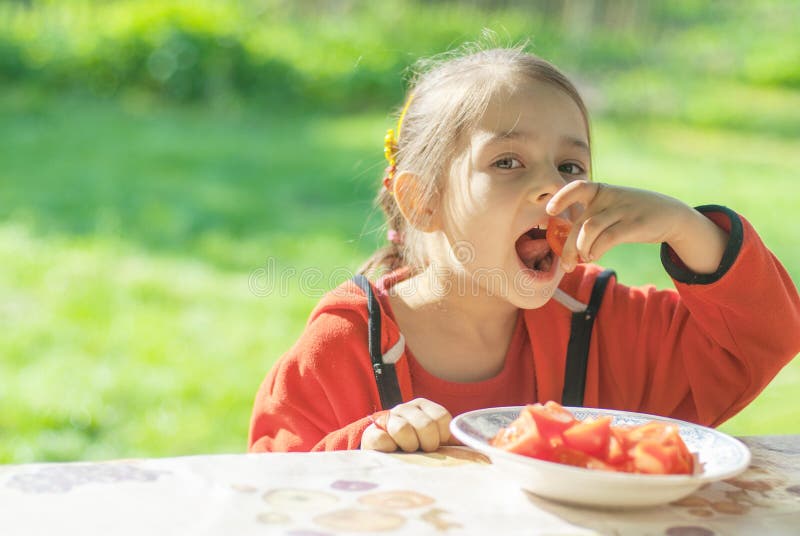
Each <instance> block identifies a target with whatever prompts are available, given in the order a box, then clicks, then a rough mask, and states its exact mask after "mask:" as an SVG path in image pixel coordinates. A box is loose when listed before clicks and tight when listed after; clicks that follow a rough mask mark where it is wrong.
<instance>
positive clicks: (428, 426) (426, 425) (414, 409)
mask: <svg viewBox="0 0 800 536" xmlns="http://www.w3.org/2000/svg"><path fill="white" fill-rule="evenodd" d="M392 412H397V414H398V415H400V416H401V417H403V419H405V420H406V422H408V423H409V424H411V427H412V428H413V429H414V432H415V433H416V436H417V442H418V444H417V446H418V448H421V449H422V450H424V451H425V452H432V451H434V450H436V449H437V448H439V427H438V426H437V424H436V422H435V421H434V420H433V419H431V418H430V417H428V415H426V414H425V412H424V411H422V409H420V408H419V406H417V405H411V404H404V405H402V406H398V407H396V408H395V409H393V410H392ZM414 450H416V449H414Z"/></svg>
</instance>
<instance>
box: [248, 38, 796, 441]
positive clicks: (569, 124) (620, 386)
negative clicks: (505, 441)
mask: <svg viewBox="0 0 800 536" xmlns="http://www.w3.org/2000/svg"><path fill="white" fill-rule="evenodd" d="M590 151H591V141H590V138H589V120H588V116H587V112H586V108H585V106H584V104H583V101H582V100H581V98H580V96H579V95H578V92H577V91H576V90H575V88H574V87H573V85H572V84H571V83H570V82H569V81H568V80H567V79H566V78H565V77H564V75H562V74H561V73H560V72H559V71H558V70H557V69H556V68H555V67H553V66H552V65H551V64H549V63H547V62H545V61H543V60H541V59H539V58H537V57H535V56H533V55H531V54H528V53H525V52H523V51H522V50H520V49H493V50H484V51H480V52H477V53H471V54H467V55H464V56H461V57H457V58H451V59H448V60H446V61H441V62H439V63H437V64H435V65H433V66H432V67H430V68H428V70H427V71H426V72H425V73H423V74H421V75H420V76H418V78H417V79H416V81H415V82H414V83H413V84H412V87H411V89H410V92H409V95H408V97H407V99H406V102H405V106H404V109H403V111H402V113H401V115H400V118H399V122H398V126H397V132H396V136H395V133H394V132H392V131H390V132H389V135H388V136H387V146H386V154H387V158H388V159H389V163H390V166H389V167H388V168H387V171H386V176H385V177H384V180H383V182H382V183H381V184H380V186H379V188H380V194H379V197H378V199H379V202H380V204H381V206H382V207H383V209H384V210H385V212H386V214H387V218H388V223H389V226H390V231H389V239H390V244H389V245H388V246H387V247H386V248H385V249H383V250H381V251H379V252H378V253H377V254H375V255H374V256H373V257H372V258H371V259H370V260H369V261H368V262H367V264H366V265H365V267H364V268H363V269H362V273H374V272H375V271H376V270H381V269H383V270H384V271H385V272H387V273H385V274H384V275H383V276H382V277H380V278H379V279H378V280H377V281H376V282H375V283H374V285H371V284H370V283H368V282H367V280H366V279H365V278H363V277H359V276H356V278H354V279H353V280H352V281H348V282H346V283H344V284H342V285H341V286H340V287H338V288H337V289H335V290H334V291H332V292H330V293H329V294H328V295H326V296H325V297H324V298H323V299H322V301H321V302H320V303H319V305H318V306H317V307H316V309H315V310H314V311H313V313H312V314H311V318H310V320H309V322H308V325H307V328H306V331H305V332H304V333H303V335H302V337H301V338H300V340H299V341H297V343H296V344H295V345H294V347H292V348H291V349H290V350H289V351H288V352H287V354H286V355H284V356H283V358H282V359H281V360H280V361H279V362H278V363H277V364H276V365H275V366H274V368H273V369H272V370H271V371H270V372H269V374H268V375H267V377H266V379H265V380H264V383H263V384H262V386H261V388H260V390H259V392H258V395H257V397H256V400H255V407H254V409H253V415H252V420H251V426H250V438H249V445H250V450H251V451H309V450H334V449H356V448H364V449H377V450H381V451H394V450H396V449H402V450H404V451H414V450H417V449H422V450H425V451H431V450H434V449H436V448H437V447H438V446H439V445H442V444H445V443H447V442H448V441H449V440H450V433H449V430H448V424H449V421H450V420H451V416H453V415H458V414H460V413H463V412H466V411H470V410H473V409H478V408H484V407H492V406H510V405H522V404H529V403H534V402H536V401H541V402H544V401H547V400H555V401H559V402H562V403H564V404H565V405H585V406H589V407H600V408H613V409H621V410H629V411H639V412H645V413H653V414H659V415H665V416H670V417H675V418H678V419H684V420H689V421H693V422H697V423H700V424H704V425H710V426H716V425H718V424H720V423H721V422H723V421H725V420H726V419H728V418H730V417H731V416H733V415H734V414H736V413H737V412H738V411H740V410H741V409H742V408H744V407H745V406H746V405H747V404H748V403H749V402H750V401H751V400H753V398H755V396H756V395H758V393H759V392H760V391H761V390H762V389H763V388H764V387H765V386H766V385H767V383H768V382H769V381H770V380H771V379H772V378H773V377H774V376H775V374H777V373H778V371H779V370H780V369H781V368H782V367H783V366H784V365H785V364H786V363H788V362H789V361H790V360H791V359H792V358H793V357H794V356H795V354H796V353H797V352H798V351H800V298H798V294H797V290H796V288H795V286H794V284H793V283H792V281H791V279H790V278H789V276H788V275H787V273H786V271H785V270H784V268H783V267H782V266H781V264H780V263H779V262H778V260H777V259H776V258H775V257H774V256H773V255H772V253H770V251H769V250H768V249H767V248H766V247H765V246H764V244H763V243H762V242H761V240H760V239H759V237H758V235H757V234H756V232H755V231H754V229H753V227H752V226H751V225H750V224H749V223H748V222H747V221H746V220H745V219H744V218H743V217H741V216H740V215H738V214H737V213H736V212H734V211H732V210H730V209H728V208H725V207H722V206H715V205H709V206H703V207H698V208H691V207H689V206H687V205H685V204H684V203H682V202H680V201H678V200H677V199H673V198H670V197H667V196H664V195H660V194H657V193H653V192H648V191H642V190H636V189H632V188H622V187H618V186H612V185H608V184H602V183H599V182H593V181H591V180H590V177H591V152H590ZM554 215H561V216H563V217H566V218H568V219H570V220H571V221H572V223H573V225H572V228H571V231H570V232H569V235H568V238H567V240H566V243H565V245H564V247H563V252H562V253H561V256H560V258H559V257H557V256H556V255H555V253H554V252H553V251H552V250H551V248H550V246H549V245H548V241H547V240H545V231H544V230H545V228H546V227H547V226H548V224H549V222H550V221H551V220H550V217H551V216H554ZM624 242H655V243H661V244H662V246H661V262H662V264H663V265H664V269H665V270H666V271H667V273H668V274H669V275H670V276H671V277H672V279H673V280H674V283H675V288H676V289H675V290H663V291H658V290H655V289H654V288H653V287H651V286H647V287H642V288H631V287H626V286H624V285H622V284H619V283H617V282H616V281H615V279H614V278H613V277H612V276H613V273H611V272H603V270H602V269H601V268H600V267H598V266H596V265H595V264H591V262H592V261H594V260H596V259H598V258H599V257H600V256H601V255H603V253H605V252H606V251H608V250H609V249H610V248H611V247H613V246H615V245H617V244H621V243H624Z"/></svg>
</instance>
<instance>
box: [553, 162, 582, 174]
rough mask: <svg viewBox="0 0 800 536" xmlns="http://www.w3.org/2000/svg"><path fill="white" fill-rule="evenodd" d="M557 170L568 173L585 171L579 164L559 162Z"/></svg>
mask: <svg viewBox="0 0 800 536" xmlns="http://www.w3.org/2000/svg"><path fill="white" fill-rule="evenodd" d="M558 170H559V171H560V172H562V173H567V174H569V175H580V174H581V173H585V172H584V170H583V168H582V167H581V166H579V165H578V164H573V163H568V164H561V165H560V166H558Z"/></svg>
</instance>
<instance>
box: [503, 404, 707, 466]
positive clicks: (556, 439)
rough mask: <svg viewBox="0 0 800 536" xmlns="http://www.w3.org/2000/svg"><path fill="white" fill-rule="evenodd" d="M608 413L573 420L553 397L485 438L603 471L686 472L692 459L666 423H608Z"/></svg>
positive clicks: (521, 451)
mask: <svg viewBox="0 0 800 536" xmlns="http://www.w3.org/2000/svg"><path fill="white" fill-rule="evenodd" d="M611 420H612V419H611V417H600V418H598V419H595V420H587V421H583V422H581V421H578V420H577V419H575V417H574V416H573V415H572V413H570V412H569V411H567V410H566V409H565V408H564V407H562V406H561V405H560V404H558V403H556V402H552V401H551V402H547V403H546V404H544V405H542V404H532V405H528V406H526V407H525V408H523V410H522V411H521V412H520V415H519V417H518V418H517V419H516V420H515V421H514V422H512V423H511V424H510V425H509V426H508V427H506V428H504V429H502V430H500V431H499V432H498V433H497V435H495V437H494V438H493V439H492V440H491V442H490V443H491V444H492V445H493V446H495V447H499V448H503V449H505V450H508V451H510V452H515V453H517V454H523V455H526V456H531V457H534V458H539V459H542V460H548V461H555V462H559V463H563V464H567V465H574V466H576V467H585V468H588V469H599V470H603V471H624V472H629V473H646V474H656V475H657V474H662V475H663V474H692V472H693V470H694V464H695V459H694V457H693V456H692V453H691V452H689V449H688V448H686V444H685V443H684V442H683V439H682V438H681V436H680V433H679V430H678V427H677V426H676V425H675V424H672V423H666V422H657V421H653V422H649V423H646V424H643V425H641V426H633V427H621V426H611Z"/></svg>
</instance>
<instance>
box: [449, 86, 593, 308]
mask: <svg viewBox="0 0 800 536" xmlns="http://www.w3.org/2000/svg"><path fill="white" fill-rule="evenodd" d="M589 166H590V153H589V140H588V136H587V132H586V126H585V122H584V118H583V115H582V114H581V111H580V109H579V108H578V106H577V104H575V102H574V101H573V100H572V98H570V97H569V96H568V95H567V94H566V93H564V92H563V91H561V90H560V89H557V88H556V87H554V86H552V85H549V84H547V83H543V82H534V81H530V82H526V83H524V84H521V85H520V86H519V87H517V88H516V89H514V90H513V91H506V92H503V93H500V94H498V95H495V97H494V98H493V99H492V101H491V102H490V103H489V106H488V108H487V111H486V113H485V114H484V116H483V117H482V119H481V120H480V121H479V123H478V125H477V127H476V128H475V129H474V130H473V131H472V132H471V134H470V135H469V136H468V139H467V140H466V146H465V149H464V151H463V152H462V153H461V155H460V157H459V158H457V159H456V162H455V164H454V166H453V168H452V172H451V175H450V178H449V183H448V185H447V188H446V189H445V192H446V193H445V195H444V198H443V209H444V210H443V214H444V216H443V217H444V227H445V229H444V231H445V235H446V236H447V239H448V240H449V242H450V245H451V248H452V251H453V257H454V259H455V263H456V264H457V269H458V270H463V272H465V275H467V278H466V279H467V280H468V281H470V285H469V288H467V291H472V292H481V290H482V291H483V293H490V294H492V295H494V296H500V297H505V298H506V299H507V300H508V301H509V302H511V303H513V304H514V305H516V306H517V307H521V308H527V309H532V308H536V307H540V306H542V305H544V304H545V303H546V302H547V300H549V299H550V297H551V296H552V295H553V291H555V289H556V287H557V286H558V284H559V282H560V281H561V278H562V277H563V275H564V272H563V270H562V269H561V267H560V263H559V262H558V260H559V259H558V258H557V257H555V256H554V255H553V253H552V252H551V251H550V248H549V246H548V245H547V241H546V240H545V239H544V238H545V234H544V230H545V229H546V228H547V223H548V218H549V217H548V215H547V214H546V212H545V206H546V205H547V202H548V200H549V199H550V198H551V197H552V196H553V194H554V193H555V192H556V191H557V190H558V189H559V188H561V187H562V186H564V185H565V184H566V183H567V182H569V181H573V180H576V179H586V180H588V178H589V171H590V170H589ZM537 227H538V230H536V228H537ZM532 230H533V231H532Z"/></svg>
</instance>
